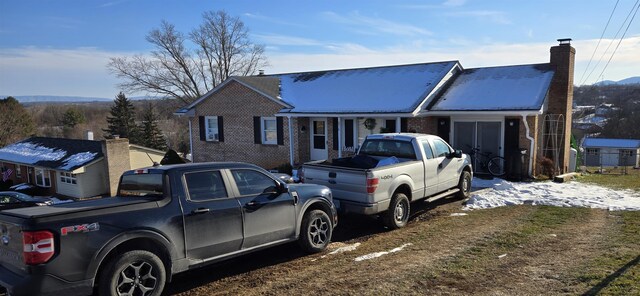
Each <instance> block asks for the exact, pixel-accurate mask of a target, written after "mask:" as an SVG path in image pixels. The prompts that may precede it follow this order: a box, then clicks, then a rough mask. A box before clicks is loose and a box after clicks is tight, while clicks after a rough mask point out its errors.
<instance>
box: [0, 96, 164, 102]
mask: <svg viewBox="0 0 640 296" xmlns="http://www.w3.org/2000/svg"><path fill="white" fill-rule="evenodd" d="M6 97H8V96H0V98H6ZM13 97H14V98H16V100H18V102H20V103H43V102H48V103H90V102H113V100H114V98H98V97H75V96H13ZM129 99H130V100H133V101H141V100H155V99H159V98H157V97H148V96H146V97H129Z"/></svg>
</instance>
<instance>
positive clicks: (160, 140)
mask: <svg viewBox="0 0 640 296" xmlns="http://www.w3.org/2000/svg"><path fill="white" fill-rule="evenodd" d="M139 130H140V137H139V139H140V145H142V146H145V147H149V148H153V149H157V150H162V151H164V150H166V149H167V141H165V139H164V136H163V135H162V131H161V130H160V128H158V115H157V114H156V112H155V111H154V109H153V106H152V105H151V103H149V105H148V106H147V108H146V109H145V110H144V113H143V114H142V124H141V125H140V127H139Z"/></svg>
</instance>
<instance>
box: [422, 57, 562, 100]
mask: <svg viewBox="0 0 640 296" xmlns="http://www.w3.org/2000/svg"><path fill="white" fill-rule="evenodd" d="M554 73H555V69H554V67H553V66H552V65H551V64H532V65H518V66H504V67H488V68H473V69H465V70H464V71H462V73H460V75H458V76H457V77H456V78H455V80H454V81H453V83H452V84H451V85H450V86H449V87H448V88H447V90H446V91H445V92H444V94H443V95H442V96H441V97H440V99H438V101H437V102H436V103H435V104H434V105H433V106H432V107H431V108H430V109H429V110H433V111H493V110H498V111H500V110H540V109H541V108H542V105H543V104H544V100H545V98H546V95H547V92H548V91H549V87H550V85H551V79H552V78H553V75H554Z"/></svg>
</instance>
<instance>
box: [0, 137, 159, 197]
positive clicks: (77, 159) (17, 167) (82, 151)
mask: <svg viewBox="0 0 640 296" xmlns="http://www.w3.org/2000/svg"><path fill="white" fill-rule="evenodd" d="M163 157H164V152H162V151H158V150H154V149H151V148H147V147H142V146H138V145H133V144H129V140H128V139H111V140H104V141H93V140H76V139H63V138H47V137H32V138H28V139H25V140H22V141H20V142H17V143H13V144H10V145H7V146H5V147H3V148H0V168H2V171H3V173H7V174H6V175H7V176H6V177H7V178H6V179H7V180H6V181H5V183H7V182H8V183H10V184H15V185H19V184H30V185H33V186H35V187H34V188H35V191H36V194H37V195H52V196H58V197H65V198H88V197H95V196H105V195H107V196H113V195H115V193H116V190H117V186H118V181H119V179H120V175H121V174H122V173H123V172H124V171H126V170H130V169H135V168H141V167H147V166H151V165H153V162H154V161H155V162H160V160H161V159H162V158H163Z"/></svg>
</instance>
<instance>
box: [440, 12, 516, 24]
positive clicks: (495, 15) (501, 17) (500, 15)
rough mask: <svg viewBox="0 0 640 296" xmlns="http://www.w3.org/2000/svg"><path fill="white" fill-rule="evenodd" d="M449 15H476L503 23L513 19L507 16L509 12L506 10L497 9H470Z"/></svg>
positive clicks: (476, 16)
mask: <svg viewBox="0 0 640 296" xmlns="http://www.w3.org/2000/svg"><path fill="white" fill-rule="evenodd" d="M447 15H448V16H454V17H474V18H476V19H478V20H481V21H489V22H493V23H496V24H501V25H509V24H511V20H510V19H509V18H508V17H507V13H506V12H504V11H496V10H470V11H456V12H450V13H447Z"/></svg>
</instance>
